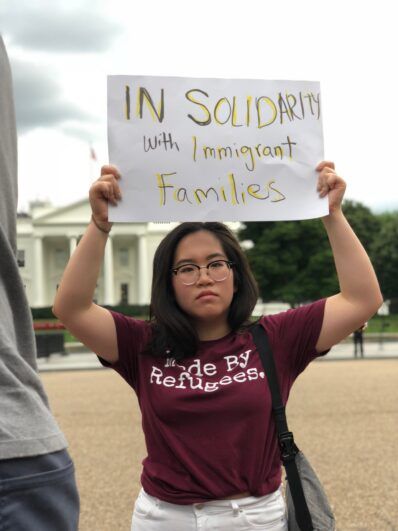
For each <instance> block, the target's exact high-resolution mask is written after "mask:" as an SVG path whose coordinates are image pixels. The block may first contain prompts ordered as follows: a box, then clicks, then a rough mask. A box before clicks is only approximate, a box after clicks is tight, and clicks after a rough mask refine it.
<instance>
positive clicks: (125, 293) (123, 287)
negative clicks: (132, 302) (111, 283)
mask: <svg viewBox="0 0 398 531" xmlns="http://www.w3.org/2000/svg"><path fill="white" fill-rule="evenodd" d="M128 303H129V285H128V284H120V304H121V305H127V304H128Z"/></svg>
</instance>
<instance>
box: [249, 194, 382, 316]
mask: <svg viewBox="0 0 398 531" xmlns="http://www.w3.org/2000/svg"><path fill="white" fill-rule="evenodd" d="M344 212H345V214H346V216H347V219H348V220H349V222H350V223H351V224H352V226H353V228H354V230H355V232H356V233H357V235H358V237H359V238H360V239H361V241H362V242H363V243H364V245H365V247H367V248H368V249H369V247H370V246H371V244H372V242H373V240H374V238H375V237H376V235H377V234H378V232H379V221H378V219H377V218H376V216H374V215H373V214H372V212H371V211H370V209H369V208H367V207H366V206H364V205H362V204H360V203H354V202H352V201H346V202H345V203H344ZM239 238H240V240H241V241H243V240H251V241H252V242H253V244H254V246H253V247H252V248H251V249H249V250H248V251H247V256H248V259H249V263H250V265H251V267H252V269H253V272H254V274H255V276H256V279H257V282H258V284H259V289H260V296H261V298H262V299H263V300H264V301H270V300H282V301H284V302H287V303H289V304H290V305H291V306H295V305H297V304H298V303H302V302H305V301H310V300H316V299H319V298H321V297H327V296H329V295H332V294H333V293H337V292H338V290H339V287H338V280H337V275H336V270H335V266H334V260H333V255H332V251H331V249H330V244H329V241H328V237H327V234H326V231H325V229H324V227H323V223H322V221H321V220H320V219H314V220H305V221H284V222H249V223H247V224H246V225H245V227H244V228H243V229H242V230H241V231H240V232H239Z"/></svg>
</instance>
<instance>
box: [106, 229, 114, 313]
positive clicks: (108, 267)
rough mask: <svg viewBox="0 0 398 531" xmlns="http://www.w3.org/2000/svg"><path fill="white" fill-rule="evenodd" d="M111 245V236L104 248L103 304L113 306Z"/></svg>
mask: <svg viewBox="0 0 398 531" xmlns="http://www.w3.org/2000/svg"><path fill="white" fill-rule="evenodd" d="M113 280H114V279H113V244H112V237H111V235H109V236H108V241H107V242H106V246H105V257H104V304H114V299H115V297H114V289H113V285H114V281H113Z"/></svg>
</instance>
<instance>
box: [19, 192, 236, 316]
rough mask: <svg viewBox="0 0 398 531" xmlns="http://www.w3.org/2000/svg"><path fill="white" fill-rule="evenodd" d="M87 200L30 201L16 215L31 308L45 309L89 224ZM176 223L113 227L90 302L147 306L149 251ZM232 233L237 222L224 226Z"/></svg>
mask: <svg viewBox="0 0 398 531" xmlns="http://www.w3.org/2000/svg"><path fill="white" fill-rule="evenodd" d="M90 217H91V209H90V205H89V202H88V199H84V200H82V201H78V202H76V203H73V204H71V205H68V206H64V207H61V208H56V207H54V206H52V205H51V204H49V203H46V202H39V201H36V202H34V203H31V206H30V212H29V214H19V215H18V220H17V245H18V261H19V263H20V272H21V275H22V278H23V281H24V284H25V286H26V292H27V297H28V301H29V304H30V306H31V307H33V308H40V307H44V306H51V305H52V304H53V301H54V297H55V292H56V290H57V286H58V284H59V282H60V279H61V276H62V273H63V271H64V269H65V266H66V264H67V262H68V260H69V257H70V255H71V254H72V253H73V251H74V249H75V248H76V246H77V244H78V242H79V239H80V238H81V236H82V234H83V233H84V231H85V229H86V227H87V224H88V223H89V221H90ZM174 226H176V223H115V224H114V226H113V228H112V231H111V233H110V235H109V238H108V242H107V244H106V248H105V257H104V262H103V265H102V268H101V273H100V277H99V280H98V285H97V290H96V293H95V300H96V302H98V303H99V304H110V305H114V304H119V303H126V304H148V303H149V298H150V286H151V281H152V261H153V256H154V254H155V250H156V248H157V246H158V245H159V243H160V241H161V240H162V239H163V238H164V236H165V235H166V234H167V233H168V232H169V231H170V229H172V228H173V227H174ZM229 226H230V227H231V229H232V230H236V229H237V228H238V226H239V223H230V224H229Z"/></svg>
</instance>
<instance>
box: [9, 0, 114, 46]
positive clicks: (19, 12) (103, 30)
mask: <svg viewBox="0 0 398 531" xmlns="http://www.w3.org/2000/svg"><path fill="white" fill-rule="evenodd" d="M32 3H33V2H32V1H31V0H30V2H25V1H21V0H19V1H14V2H11V1H9V2H7V3H6V2H4V3H3V5H1V6H0V20H1V26H0V32H1V33H3V34H4V35H6V36H7V38H8V40H9V42H10V43H11V44H12V45H16V46H20V47H23V48H26V49H27V51H28V50H29V51H42V52H43V51H44V52H48V53H51V52H57V53H60V52H61V53H62V52H65V53H75V52H76V53H98V52H103V51H105V50H107V49H108V48H109V46H110V45H111V44H112V42H113V40H114V39H115V38H116V37H117V36H118V34H119V33H120V32H121V27H120V26H119V25H118V24H117V23H116V22H114V21H112V20H109V18H107V17H106V16H105V15H104V14H102V13H101V12H100V11H98V10H95V8H92V7H91V8H90V7H85V6H84V5H83V6H79V8H75V9H74V8H73V4H69V3H66V2H65V3H63V5H61V4H60V3H56V2H45V1H41V2H40V1H38V2H36V3H34V4H33V5H32ZM6 4H7V5H6ZM93 4H94V2H93ZM94 5H95V4H94Z"/></svg>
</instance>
